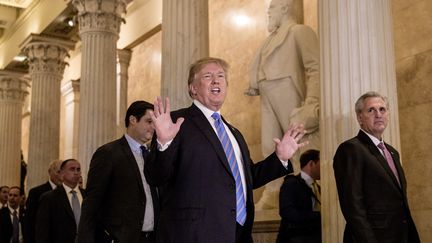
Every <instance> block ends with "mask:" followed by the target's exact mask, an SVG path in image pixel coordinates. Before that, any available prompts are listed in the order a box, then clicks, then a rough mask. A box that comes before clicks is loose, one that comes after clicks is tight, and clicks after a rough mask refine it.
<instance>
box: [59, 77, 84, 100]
mask: <svg viewBox="0 0 432 243" xmlns="http://www.w3.org/2000/svg"><path fill="white" fill-rule="evenodd" d="M79 90H80V79H71V80H68V81H66V82H64V83H63V85H62V87H61V92H62V94H63V96H66V95H68V94H70V93H72V92H79Z"/></svg>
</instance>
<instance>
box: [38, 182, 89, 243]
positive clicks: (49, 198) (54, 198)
mask: <svg viewBox="0 0 432 243" xmlns="http://www.w3.org/2000/svg"><path fill="white" fill-rule="evenodd" d="M80 191H81V195H83V196H85V194H84V191H83V190H81V189H80ZM35 232H36V233H35V242H36V243H60V242H61V243H75V237H76V233H77V225H76V222H75V217H74V214H73V211H72V207H71V204H70V202H69V198H68V196H67V195H66V190H65V189H64V187H63V186H58V187H57V188H56V189H54V190H52V191H49V192H46V193H44V194H43V195H42V196H41V199H40V202H39V209H38V212H37V217H36V231H35Z"/></svg>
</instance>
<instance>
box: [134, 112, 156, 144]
mask: <svg viewBox="0 0 432 243" xmlns="http://www.w3.org/2000/svg"><path fill="white" fill-rule="evenodd" d="M129 119H130V120H129V127H128V134H129V135H130V136H131V137H133V138H134V139H135V140H137V141H139V142H141V143H142V144H145V143H147V142H148V141H150V140H151V139H152V137H153V133H154V129H155V128H154V124H153V121H152V119H151V117H150V112H149V110H146V112H145V114H144V116H142V117H141V119H140V120H139V121H137V118H136V117H134V116H131V117H130V118H129Z"/></svg>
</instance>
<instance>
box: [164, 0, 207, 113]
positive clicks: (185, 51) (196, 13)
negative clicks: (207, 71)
mask: <svg viewBox="0 0 432 243" xmlns="http://www.w3.org/2000/svg"><path fill="white" fill-rule="evenodd" d="M162 6H163V10H162V23H163V35H162V85H161V93H162V96H163V97H169V98H170V101H171V110H176V109H178V108H183V107H187V106H189V105H190V104H191V99H190V97H189V94H188V91H187V90H188V85H187V78H188V71H189V66H190V65H191V64H192V63H193V62H195V61H196V60H198V59H200V58H202V57H205V56H208V55H209V32H208V22H209V20H208V1H202V0H182V1H178V0H163V5H162Z"/></svg>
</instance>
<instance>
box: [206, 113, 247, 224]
mask: <svg viewBox="0 0 432 243" xmlns="http://www.w3.org/2000/svg"><path fill="white" fill-rule="evenodd" d="M211 117H212V118H213V119H214V120H215V127H216V131H217V135H218V137H219V140H220V142H221V144H222V146H223V149H224V151H225V155H226V157H227V159H228V163H229V166H230V168H231V172H232V174H233V176H234V179H235V183H236V202H237V205H236V220H237V223H239V224H240V225H244V223H245V221H246V201H245V197H244V193H243V185H242V182H241V177H240V171H239V167H238V164H237V160H236V157H235V154H234V149H233V146H232V144H231V140H230V139H229V137H228V133H227V132H226V130H225V127H224V125H223V122H222V119H221V117H220V115H219V113H217V112H215V113H213V114H212V116H211Z"/></svg>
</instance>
